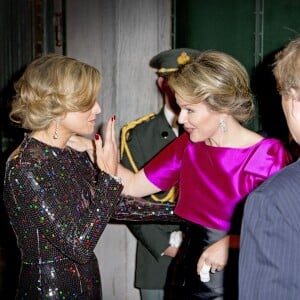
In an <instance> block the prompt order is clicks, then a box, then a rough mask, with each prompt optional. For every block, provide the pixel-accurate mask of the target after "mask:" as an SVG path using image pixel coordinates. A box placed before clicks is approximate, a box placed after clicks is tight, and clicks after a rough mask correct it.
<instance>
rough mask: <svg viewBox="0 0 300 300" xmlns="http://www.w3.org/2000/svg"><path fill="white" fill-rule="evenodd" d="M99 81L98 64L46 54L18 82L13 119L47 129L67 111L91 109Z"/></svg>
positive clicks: (32, 128) (97, 91)
mask: <svg viewBox="0 0 300 300" xmlns="http://www.w3.org/2000/svg"><path fill="white" fill-rule="evenodd" d="M100 85H101V74H100V72H99V71H98V70H97V69H96V68H94V67H92V66H90V65H88V64H85V63H83V62H80V61H78V60H76V59H74V58H69V57H66V56H63V55H59V54H49V55H45V56H43V57H40V58H38V59H36V60H34V61H33V62H32V63H31V64H30V65H29V66H28V67H27V68H26V70H25V72H24V73H23V75H22V76H21V78H20V79H19V80H18V81H17V82H16V83H15V91H16V95H15V96H14V98H13V101H12V109H11V112H10V115H9V116H10V119H11V120H12V121H14V122H16V123H19V124H20V125H21V127H23V128H24V129H27V130H30V131H36V130H42V129H46V128H47V127H48V126H49V124H50V123H51V122H52V121H53V120H55V119H56V118H57V117H60V116H63V115H64V114H65V113H67V112H77V111H87V110H89V109H91V108H92V107H93V106H94V104H95V102H96V98H97V95H98V93H99V89H100Z"/></svg>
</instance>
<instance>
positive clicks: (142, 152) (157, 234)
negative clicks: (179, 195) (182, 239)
mask: <svg viewBox="0 0 300 300" xmlns="http://www.w3.org/2000/svg"><path fill="white" fill-rule="evenodd" d="M143 120H144V121H143V122H142V123H140V124H137V125H136V126H135V127H134V128H132V129H129V130H128V132H127V134H126V135H127V137H126V144H127V146H128V149H129V150H130V153H129V155H128V152H126V151H124V153H123V155H122V159H121V162H122V164H123V165H124V166H126V167H128V168H130V169H134V168H133V166H132V163H131V162H130V159H129V156H130V155H131V156H132V158H134V163H135V165H136V167H137V168H138V169H141V168H142V167H143V166H144V165H145V163H146V162H148V161H149V160H150V159H151V158H152V157H153V156H154V155H155V154H157V153H158V152H159V151H160V150H161V149H162V148H164V147H165V146H166V145H167V144H169V143H170V142H171V141H172V140H173V139H175V138H176V135H175V133H174V131H173V130H172V128H171V127H170V125H169V124H168V122H167V120H166V118H165V116H164V112H163V110H161V111H160V112H159V114H157V115H149V118H147V117H146V118H143ZM135 122H136V121H135ZM136 123H139V122H138V121H137V122H136ZM171 194H172V196H171V198H172V197H173V196H175V195H174V193H171ZM167 195H168V193H163V192H160V193H158V194H156V195H155V196H156V197H157V198H160V199H163V201H164V199H165V198H166V196H167ZM169 195H170V194H169ZM171 198H169V200H171ZM148 199H151V197H148ZM151 200H153V199H151ZM173 201H174V199H173ZM128 227H129V228H130V230H131V231H132V233H133V234H134V236H135V237H136V238H137V240H138V245H137V257H136V274H135V286H136V287H137V288H141V289H163V288H164V286H165V283H166V279H167V272H168V267H169V265H170V262H171V258H170V257H168V256H161V254H162V252H163V251H164V250H165V249H166V248H167V247H168V246H169V238H170V234H171V233H172V232H173V231H177V230H180V229H179V225H166V224H163V225H160V224H138V225H128Z"/></svg>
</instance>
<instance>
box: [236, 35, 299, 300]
mask: <svg viewBox="0 0 300 300" xmlns="http://www.w3.org/2000/svg"><path fill="white" fill-rule="evenodd" d="M273 74H274V76H275V79H276V83H277V89H278V92H279V94H280V95H281V100H282V107H283V111H284V114H285V117H286V120H287V125H288V127H289V130H290V133H291V136H292V137H293V139H294V141H295V142H296V143H297V144H298V145H299V143H300V38H297V39H295V40H293V41H291V42H290V43H289V44H288V45H287V46H286V47H285V48H284V49H283V50H282V51H280V52H279V53H278V54H277V55H276V57H275V63H274V69H273ZM299 182H300V161H299V160H297V161H295V162H293V163H292V164H290V165H289V166H287V167H285V168H284V169H282V170H281V171H280V172H278V173H277V174H276V175H274V176H273V177H271V178H269V179H268V180H267V181H265V183H264V184H262V185H261V186H260V187H259V188H258V189H256V190H255V191H254V192H253V193H252V194H250V196H249V198H248V199H247V202H246V205H245V211H244V218H243V223H242V233H241V251H240V267H239V296H240V299H241V300H250V299H251V300H252V299H256V300H269V299H272V300H277V299H278V300H282V299H290V300H292V299H299V296H300V273H299V261H300V251H299V249H300V235H299V230H300V218H299V216H300V202H299V194H300V184H299Z"/></svg>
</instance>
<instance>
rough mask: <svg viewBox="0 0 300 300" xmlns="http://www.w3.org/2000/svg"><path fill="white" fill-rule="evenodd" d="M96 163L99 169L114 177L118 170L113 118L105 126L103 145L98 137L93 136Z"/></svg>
mask: <svg viewBox="0 0 300 300" xmlns="http://www.w3.org/2000/svg"><path fill="white" fill-rule="evenodd" d="M95 145H96V163H97V165H98V167H99V169H101V170H103V171H105V172H106V173H108V174H110V175H113V176H115V175H116V174H117V168H118V147H117V143H116V135H115V116H113V117H111V118H110V119H109V120H108V122H107V126H106V131H105V144H104V143H103V141H102V138H101V136H100V135H98V134H96V135H95Z"/></svg>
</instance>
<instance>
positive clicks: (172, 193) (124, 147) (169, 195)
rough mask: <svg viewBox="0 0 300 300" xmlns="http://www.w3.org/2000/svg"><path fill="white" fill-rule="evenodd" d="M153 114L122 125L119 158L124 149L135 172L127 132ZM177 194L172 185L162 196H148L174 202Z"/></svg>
mask: <svg viewBox="0 0 300 300" xmlns="http://www.w3.org/2000/svg"><path fill="white" fill-rule="evenodd" d="M154 116H155V113H150V114H148V115H146V116H143V117H141V118H139V119H137V120H134V121H132V122H130V123H128V124H126V125H124V126H123V128H122V130H121V147H120V148H121V149H120V152H121V158H123V156H124V151H125V153H126V154H127V157H128V160H129V163H130V165H131V167H132V169H133V171H134V172H135V173H137V172H138V170H139V169H138V167H137V166H136V163H135V161H134V159H133V157H132V154H131V152H130V149H129V147H128V144H127V139H128V134H129V130H131V129H133V128H134V127H135V126H136V125H138V124H141V123H143V122H145V121H147V120H150V119H151V118H153V117H154ZM177 195H178V189H177V188H176V187H172V188H171V189H170V190H169V192H168V193H167V195H165V196H164V197H162V198H159V197H157V196H156V195H154V194H152V195H151V196H150V197H151V199H152V200H154V201H158V202H162V203H163V202H170V203H174V202H175V199H176V198H177Z"/></svg>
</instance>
